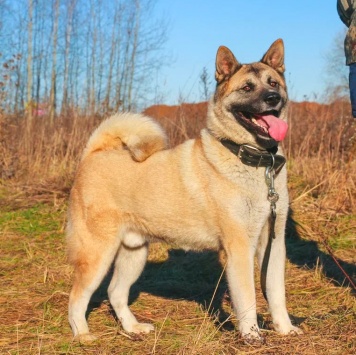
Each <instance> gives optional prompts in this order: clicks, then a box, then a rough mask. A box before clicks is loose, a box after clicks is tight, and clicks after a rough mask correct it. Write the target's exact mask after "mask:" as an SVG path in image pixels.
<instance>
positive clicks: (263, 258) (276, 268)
mask: <svg viewBox="0 0 356 355" xmlns="http://www.w3.org/2000/svg"><path fill="white" fill-rule="evenodd" d="M277 216H278V214H277ZM284 226H285V218H283V216H282V214H281V213H280V214H279V216H278V217H277V221H276V226H275V227H276V228H275V232H276V238H275V239H272V238H270V236H269V228H268V224H266V225H265V227H264V229H263V231H262V235H261V239H260V243H259V245H258V248H257V259H258V263H259V267H260V270H261V286H262V290H263V292H264V295H265V298H266V299H267V302H268V306H269V310H270V312H271V316H272V320H273V327H274V329H275V330H276V331H277V332H278V333H281V334H289V333H297V334H301V333H302V330H301V329H299V328H298V327H295V326H293V325H292V323H291V321H290V318H289V316H288V312H287V307H286V297H285V281H284V279H285V277H284V274H285V259H286V248H285V241H284V230H285V227H284Z"/></svg>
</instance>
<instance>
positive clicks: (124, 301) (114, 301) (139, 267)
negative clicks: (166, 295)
mask: <svg viewBox="0 0 356 355" xmlns="http://www.w3.org/2000/svg"><path fill="white" fill-rule="evenodd" d="M129 234H130V239H131V241H132V240H135V242H134V244H132V245H131V247H130V246H128V243H125V240H128V239H129V238H128V235H126V236H125V238H124V243H123V245H121V247H120V249H119V252H118V255H117V258H116V262H115V270H114V275H113V278H112V280H111V283H110V286H109V292H108V293H109V299H110V303H111V305H112V307H113V309H114V311H115V313H116V315H117V317H118V319H119V320H120V321H121V324H122V327H123V328H124V330H125V331H127V332H129V333H149V332H150V331H151V330H154V327H153V325H152V324H147V323H139V322H138V321H137V320H136V318H135V316H134V315H133V314H132V312H131V311H130V309H129V306H128V300H129V292H130V287H131V285H132V284H133V283H134V282H135V281H136V280H137V279H138V277H139V276H140V275H141V273H142V271H143V268H144V266H145V264H146V260H147V254H148V245H147V243H146V242H144V243H142V244H141V245H137V241H138V240H140V238H141V240H142V241H143V237H141V236H139V235H138V234H135V233H129ZM125 244H126V245H125Z"/></svg>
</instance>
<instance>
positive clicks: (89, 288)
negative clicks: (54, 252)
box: [68, 235, 120, 342]
mask: <svg viewBox="0 0 356 355" xmlns="http://www.w3.org/2000/svg"><path fill="white" fill-rule="evenodd" d="M87 237H90V235H88V236H87ZM82 241H83V239H82ZM119 244H120V241H119V239H118V238H117V236H116V237H115V238H114V237H113V241H112V240H111V243H109V242H108V243H105V242H104V243H103V242H102V241H100V242H99V241H97V242H96V243H95V241H94V240H93V239H92V238H91V243H90V247H88V246H87V245H82V246H81V248H80V250H79V251H77V253H76V254H75V257H74V258H73V259H72V263H73V265H74V282H73V287H72V290H71V293H70V296H69V307H68V318H69V323H70V325H71V328H72V331H73V335H74V337H75V338H76V339H78V340H79V341H81V342H86V341H92V340H95V336H93V335H91V334H90V333H89V328H88V323H87V320H86V311H87V308H88V304H89V301H90V298H91V296H92V295H93V293H94V292H95V290H96V289H97V288H98V287H99V285H100V283H101V282H102V280H103V279H104V277H105V275H106V274H107V272H108V270H109V268H110V265H111V264H112V262H113V260H114V258H115V255H116V253H117V250H118V248H119Z"/></svg>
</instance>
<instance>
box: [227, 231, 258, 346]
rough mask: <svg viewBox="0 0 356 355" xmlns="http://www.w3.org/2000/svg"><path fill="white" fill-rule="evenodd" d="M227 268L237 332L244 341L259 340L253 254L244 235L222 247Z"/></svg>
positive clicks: (237, 236) (249, 241) (249, 242)
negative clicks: (237, 325) (237, 324)
mask: <svg viewBox="0 0 356 355" xmlns="http://www.w3.org/2000/svg"><path fill="white" fill-rule="evenodd" d="M224 248H225V251H226V256H227V266H226V274H227V279H228V283H229V290H230V295H231V299H232V304H233V308H234V311H235V313H236V316H237V319H238V322H239V331H240V333H241V336H242V337H244V338H245V340H246V341H248V342H250V341H255V340H258V341H259V340H261V336H260V332H259V328H258V324H257V315H256V297H255V287H254V272H253V259H254V252H253V249H254V248H252V246H251V240H249V238H248V236H247V235H246V233H244V234H242V236H241V234H237V235H236V234H235V235H234V236H233V237H231V239H230V240H228V241H226V243H225V245H224Z"/></svg>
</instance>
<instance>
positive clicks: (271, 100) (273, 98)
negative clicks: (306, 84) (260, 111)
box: [264, 92, 281, 107]
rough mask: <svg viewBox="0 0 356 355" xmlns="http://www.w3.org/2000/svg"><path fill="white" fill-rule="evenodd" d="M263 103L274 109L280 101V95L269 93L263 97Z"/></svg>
mask: <svg viewBox="0 0 356 355" xmlns="http://www.w3.org/2000/svg"><path fill="white" fill-rule="evenodd" d="M264 100H265V103H266V104H268V105H270V106H272V107H274V106H276V105H277V104H278V103H279V102H280V101H281V95H279V94H278V92H269V93H267V94H266V95H265V98H264Z"/></svg>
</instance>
